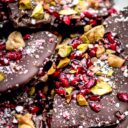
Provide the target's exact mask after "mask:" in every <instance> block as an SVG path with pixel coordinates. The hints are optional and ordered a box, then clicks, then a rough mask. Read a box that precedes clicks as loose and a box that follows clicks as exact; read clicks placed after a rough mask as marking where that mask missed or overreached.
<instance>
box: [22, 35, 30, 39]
mask: <svg viewBox="0 0 128 128" xmlns="http://www.w3.org/2000/svg"><path fill="white" fill-rule="evenodd" d="M30 37H31V36H30V34H26V35H24V37H23V39H24V40H28V39H30Z"/></svg>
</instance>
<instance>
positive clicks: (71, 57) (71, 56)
mask: <svg viewBox="0 0 128 128" xmlns="http://www.w3.org/2000/svg"><path fill="white" fill-rule="evenodd" d="M73 59H75V53H73V52H72V53H71V54H70V60H73Z"/></svg>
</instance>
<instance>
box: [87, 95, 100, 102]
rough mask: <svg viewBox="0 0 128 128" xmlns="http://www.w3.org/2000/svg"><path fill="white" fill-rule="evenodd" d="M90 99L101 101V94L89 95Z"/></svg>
mask: <svg viewBox="0 0 128 128" xmlns="http://www.w3.org/2000/svg"><path fill="white" fill-rule="evenodd" d="M89 100H91V101H100V96H94V95H93V96H90V97H89Z"/></svg>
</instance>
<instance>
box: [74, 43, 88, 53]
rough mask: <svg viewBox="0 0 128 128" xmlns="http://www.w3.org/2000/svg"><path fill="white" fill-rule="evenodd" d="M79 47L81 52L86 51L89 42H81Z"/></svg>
mask: <svg viewBox="0 0 128 128" xmlns="http://www.w3.org/2000/svg"><path fill="white" fill-rule="evenodd" d="M77 49H78V50H79V51H81V52H85V51H86V50H87V49H88V44H80V45H78V46H77Z"/></svg>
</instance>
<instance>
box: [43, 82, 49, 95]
mask: <svg viewBox="0 0 128 128" xmlns="http://www.w3.org/2000/svg"><path fill="white" fill-rule="evenodd" d="M48 89H49V88H48V85H47V84H46V83H45V86H44V87H43V90H42V91H43V94H45V95H46V94H47V92H48Z"/></svg>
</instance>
